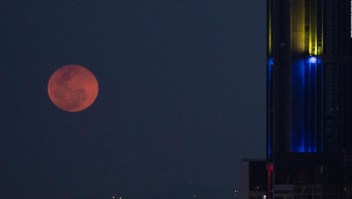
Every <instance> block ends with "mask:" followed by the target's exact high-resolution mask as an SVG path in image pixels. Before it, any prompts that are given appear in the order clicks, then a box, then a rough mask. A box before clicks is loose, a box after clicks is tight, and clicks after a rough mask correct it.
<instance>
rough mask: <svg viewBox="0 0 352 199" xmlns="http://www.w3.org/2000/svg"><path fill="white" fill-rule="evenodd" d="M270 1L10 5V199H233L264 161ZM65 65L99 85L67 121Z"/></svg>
mask: <svg viewBox="0 0 352 199" xmlns="http://www.w3.org/2000/svg"><path fill="white" fill-rule="evenodd" d="M265 10H266V5H265V1H262V0H258V1H248V0H100V1H97V0H96V1H93V0H41V1H40V0H1V1H0V27H1V31H0V79H1V80H0V81H1V82H0V83H1V84H0V89H1V100H0V102H1V103H0V113H1V115H0V198H2V199H17V198H18V199H19V198H26V199H44V198H52V199H86V198H87V199H93V198H94V199H95V198H101V199H105V198H111V197H112V196H113V195H115V196H120V195H122V196H127V198H131V199H141V198H146V199H149V198H150V199H158V198H169V199H172V198H181V199H187V198H192V197H193V194H195V195H197V196H198V198H216V199H226V198H232V197H233V195H234V194H233V191H234V189H235V187H238V186H239V185H240V164H241V159H242V158H243V157H247V158H264V157H265V89H266V88H265V54H266V51H265V41H266V40H265V27H266V19H265V18H266V14H265ZM66 64H80V65H83V66H85V67H87V68H89V69H90V70H91V71H92V72H93V73H94V74H95V75H96V77H97V79H98V81H99V89H100V90H99V94H98V97H97V99H96V101H95V103H94V104H93V105H92V106H91V107H90V108H88V109H87V110H84V111H82V112H77V113H69V112H65V111H63V110H61V109H59V108H57V107H56V106H54V105H53V103H52V102H51V101H50V99H49V97H48V94H47V83H48V80H49V78H50V76H51V74H52V73H53V72H54V71H55V70H56V69H58V68H59V67H61V66H63V65H66Z"/></svg>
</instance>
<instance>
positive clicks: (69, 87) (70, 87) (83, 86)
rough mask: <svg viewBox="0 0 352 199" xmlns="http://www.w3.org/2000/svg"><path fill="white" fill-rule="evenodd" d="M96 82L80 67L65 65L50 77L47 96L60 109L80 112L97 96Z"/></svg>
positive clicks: (87, 71)
mask: <svg viewBox="0 0 352 199" xmlns="http://www.w3.org/2000/svg"><path fill="white" fill-rule="evenodd" d="M98 89H99V88H98V81H97V79H96V78H95V76H94V74H93V73H92V72H91V71H90V70H88V69H87V68H85V67H83V66H80V65H66V66H62V67H61V68H59V69H57V70H56V71H55V72H54V73H53V74H52V75H51V77H50V79H49V83H48V94H49V98H50V100H51V101H52V102H53V103H54V104H55V105H56V106H57V107H59V108H60V109H62V110H65V111H68V112H78V111H82V110H84V109H86V108H88V107H89V106H91V105H92V104H93V102H94V101H95V99H96V98H97V95H98Z"/></svg>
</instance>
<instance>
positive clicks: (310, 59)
mask: <svg viewBox="0 0 352 199" xmlns="http://www.w3.org/2000/svg"><path fill="white" fill-rule="evenodd" d="M308 61H309V63H311V64H316V63H317V58H316V57H309V59H308Z"/></svg>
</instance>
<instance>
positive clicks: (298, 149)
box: [267, 0, 352, 198]
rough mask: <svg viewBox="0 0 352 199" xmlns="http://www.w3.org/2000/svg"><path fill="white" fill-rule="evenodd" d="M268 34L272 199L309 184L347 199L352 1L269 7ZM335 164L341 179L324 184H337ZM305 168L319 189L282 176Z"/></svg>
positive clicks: (274, 1)
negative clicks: (328, 170) (335, 189)
mask: <svg viewBox="0 0 352 199" xmlns="http://www.w3.org/2000/svg"><path fill="white" fill-rule="evenodd" d="M267 27H268V28H267V36H268V37H267V161H268V165H267V169H268V191H269V193H268V194H269V197H271V198H275V185H277V186H276V187H277V189H279V187H281V188H282V187H285V186H286V185H287V186H286V187H291V188H293V187H297V186H301V185H302V186H303V184H305V183H306V184H307V183H308V184H309V186H310V185H311V186H313V187H314V186H315V185H317V186H320V185H321V186H322V187H328V186H333V187H337V189H338V192H339V194H342V195H341V198H344V197H345V196H343V193H341V192H344V191H343V190H345V189H348V184H349V183H351V182H350V180H351V179H352V178H351V177H350V175H349V164H350V163H349V162H350V161H351V160H350V157H351V155H350V153H351V152H352V0H267ZM282 154H285V155H282ZM312 155H313V156H312ZM331 156H334V157H337V158H335V159H334V158H333V159H332V158H331ZM283 157H286V159H285V158H283ZM290 158H291V159H290ZM316 160H319V161H316ZM331 161H334V162H335V163H336V168H340V167H341V169H342V170H343V172H341V174H340V175H341V178H338V180H336V179H335V180H331V181H330V180H319V179H320V177H319V175H328V176H325V178H334V176H333V175H334V174H333V172H330V173H329V172H328V173H326V172H325V169H324V168H325V167H329V168H330V167H332V166H331V165H330V166H329V162H331ZM298 162H301V163H302V164H300V165H301V166H300V167H297V168H295V169H294V170H295V172H296V173H302V176H306V175H307V176H308V175H313V174H311V173H312V172H313V173H314V172H315V174H314V175H313V176H312V178H313V179H314V180H313V181H308V180H307V181H304V180H303V181H302V180H301V181H299V180H296V181H294V180H293V178H294V176H292V175H293V174H292V175H290V173H289V172H288V171H287V172H279V171H280V170H281V171H284V170H285V169H282V168H283V167H290V168H291V165H292V164H297V163H298ZM280 166H281V167H282V168H279V167H280ZM324 166H325V167H324ZM307 167H309V168H310V167H311V168H314V169H313V170H305V168H307ZM288 170H290V169H289V168H288ZM305 179H308V178H305ZM329 181H330V182H334V183H333V184H330V185H328V184H329ZM278 182H280V184H279V183H278ZM282 182H286V185H285V184H282ZM299 184H300V185H299ZM302 186H301V188H302ZM341 190H342V191H341ZM322 191H324V190H322ZM278 192H280V191H278ZM281 192H289V191H288V190H283V191H281ZM345 192H348V191H345ZM279 195H280V194H277V198H280V196H279ZM313 195H314V194H313ZM331 195H334V193H331ZM345 195H346V194H345ZM347 195H348V194H347ZM317 197H318V196H317ZM334 197H335V198H336V196H334ZM339 197H340V196H339ZM339 197H338V198H339ZM313 198H314V197H313Z"/></svg>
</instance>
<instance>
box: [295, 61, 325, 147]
mask: <svg viewBox="0 0 352 199" xmlns="http://www.w3.org/2000/svg"><path fill="white" fill-rule="evenodd" d="M318 63H320V60H319V59H318V58H316V57H308V58H307V59H306V60H303V59H302V60H297V61H296V62H295V63H294V64H293V65H292V69H291V103H292V104H291V114H292V115H291V152H316V151H317V135H316V134H317V132H316V130H317V129H316V125H317V112H316V110H317V107H316V105H317V100H319V99H317V65H318Z"/></svg>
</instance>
